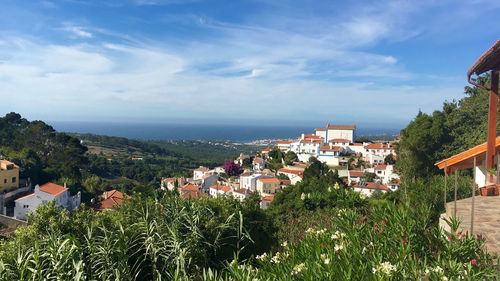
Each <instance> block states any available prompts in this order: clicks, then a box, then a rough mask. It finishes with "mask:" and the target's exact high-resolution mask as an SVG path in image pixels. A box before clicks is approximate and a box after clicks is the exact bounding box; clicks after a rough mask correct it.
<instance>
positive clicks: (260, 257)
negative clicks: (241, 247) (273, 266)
mask: <svg viewBox="0 0 500 281" xmlns="http://www.w3.org/2000/svg"><path fill="white" fill-rule="evenodd" d="M266 257H267V253H263V254H262V255H260V256H257V257H255V258H256V259H258V260H261V261H263V260H264V259H266Z"/></svg>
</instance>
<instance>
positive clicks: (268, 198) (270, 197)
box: [260, 195, 274, 202]
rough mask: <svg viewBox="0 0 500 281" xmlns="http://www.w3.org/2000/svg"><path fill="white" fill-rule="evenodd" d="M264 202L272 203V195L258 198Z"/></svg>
mask: <svg viewBox="0 0 500 281" xmlns="http://www.w3.org/2000/svg"><path fill="white" fill-rule="evenodd" d="M260 200H261V201H264V202H272V201H273V200H274V195H267V196H263V197H261V198H260Z"/></svg>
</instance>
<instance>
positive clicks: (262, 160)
mask: <svg viewBox="0 0 500 281" xmlns="http://www.w3.org/2000/svg"><path fill="white" fill-rule="evenodd" d="M253 163H254V164H263V163H264V159H262V158H259V157H256V158H255V159H253Z"/></svg>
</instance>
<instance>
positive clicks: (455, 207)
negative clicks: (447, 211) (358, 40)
mask: <svg viewBox="0 0 500 281" xmlns="http://www.w3.org/2000/svg"><path fill="white" fill-rule="evenodd" d="M457 188H458V170H455V197H454V198H455V199H454V200H455V201H454V207H453V214H454V215H455V217H456V216H457Z"/></svg>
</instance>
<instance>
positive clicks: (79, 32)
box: [62, 24, 93, 38]
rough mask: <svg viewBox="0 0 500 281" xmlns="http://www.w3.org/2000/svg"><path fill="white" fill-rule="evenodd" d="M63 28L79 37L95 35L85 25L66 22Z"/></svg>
mask: <svg viewBox="0 0 500 281" xmlns="http://www.w3.org/2000/svg"><path fill="white" fill-rule="evenodd" d="M62 30H64V31H67V32H70V33H71V34H73V35H76V36H78V37H84V38H92V37H93V34H92V33H90V32H89V31H86V30H85V29H84V28H83V27H81V26H77V25H72V24H65V25H64V27H62Z"/></svg>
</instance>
